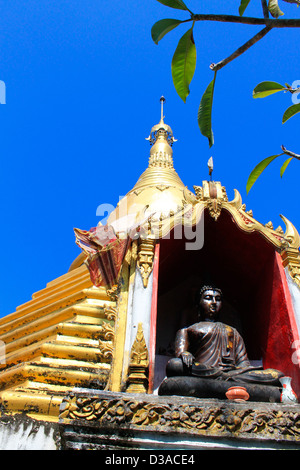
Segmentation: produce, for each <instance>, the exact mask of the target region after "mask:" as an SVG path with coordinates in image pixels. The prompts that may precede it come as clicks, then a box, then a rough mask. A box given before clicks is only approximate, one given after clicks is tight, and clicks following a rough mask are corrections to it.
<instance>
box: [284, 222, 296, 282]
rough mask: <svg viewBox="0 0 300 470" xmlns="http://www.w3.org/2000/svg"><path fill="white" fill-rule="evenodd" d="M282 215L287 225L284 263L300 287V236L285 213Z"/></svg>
mask: <svg viewBox="0 0 300 470" xmlns="http://www.w3.org/2000/svg"><path fill="white" fill-rule="evenodd" d="M280 217H281V218H282V220H283V221H284V223H285V226H286V231H285V234H284V240H285V241H286V243H285V244H284V245H283V250H282V252H281V257H282V263H283V266H284V267H286V266H287V267H288V270H289V273H290V275H291V277H292V279H293V280H294V282H295V283H296V284H297V286H298V287H300V254H299V245H300V236H299V233H298V232H297V230H296V228H295V227H294V225H293V224H292V223H291V222H290V221H289V220H288V219H286V217H284V216H283V215H281V216H280Z"/></svg>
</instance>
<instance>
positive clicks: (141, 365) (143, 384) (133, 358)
mask: <svg viewBox="0 0 300 470" xmlns="http://www.w3.org/2000/svg"><path fill="white" fill-rule="evenodd" d="M148 366H149V355H148V349H147V345H146V341H145V337H144V333H143V327H142V323H139V324H138V331H137V334H136V338H135V340H134V343H133V345H132V348H131V354H130V364H129V370H128V373H129V375H128V380H127V383H128V386H127V391H128V392H133V393H146V392H147V389H148Z"/></svg>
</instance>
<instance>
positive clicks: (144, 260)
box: [137, 239, 155, 287]
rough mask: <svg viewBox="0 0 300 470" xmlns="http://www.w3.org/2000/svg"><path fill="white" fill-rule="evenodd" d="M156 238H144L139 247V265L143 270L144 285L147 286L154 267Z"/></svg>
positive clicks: (141, 270)
mask: <svg viewBox="0 0 300 470" xmlns="http://www.w3.org/2000/svg"><path fill="white" fill-rule="evenodd" d="M154 248H155V240H152V239H145V240H142V242H141V245H140V247H139V252H138V259H137V265H138V268H139V270H140V272H141V275H142V279H143V285H144V287H147V285H148V280H149V276H150V274H151V272H152V269H153V260H154Z"/></svg>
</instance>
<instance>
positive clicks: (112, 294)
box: [106, 284, 119, 302]
mask: <svg viewBox="0 0 300 470" xmlns="http://www.w3.org/2000/svg"><path fill="white" fill-rule="evenodd" d="M106 293H107V295H108V297H109V298H110V299H111V300H112V301H113V302H116V301H117V300H118V294H119V286H118V285H117V284H116V285H114V286H112V288H111V289H106Z"/></svg>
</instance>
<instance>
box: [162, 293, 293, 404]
mask: <svg viewBox="0 0 300 470" xmlns="http://www.w3.org/2000/svg"><path fill="white" fill-rule="evenodd" d="M197 306H198V315H199V321H198V322H197V323H195V324H193V325H191V326H189V327H186V328H182V329H180V330H179V331H178V332H177V334H176V338H175V355H176V358H173V359H171V360H170V361H169V362H168V364H167V367H166V375H167V378H166V379H165V380H164V381H163V382H162V384H161V385H160V387H159V391H158V393H159V395H183V396H194V397H200V398H225V393H226V391H227V390H228V388H230V387H232V386H233V385H237V386H243V387H245V388H246V389H247V392H248V394H249V395H250V398H249V399H250V400H252V401H270V402H280V396H281V383H280V378H281V377H283V376H284V374H283V373H282V372H280V371H278V370H275V369H265V370H264V369H263V367H254V366H252V365H251V363H250V361H249V359H248V356H247V351H246V347H245V343H244V340H243V338H242V337H241V335H240V334H239V332H238V331H237V330H236V329H235V328H233V327H231V326H229V325H226V324H224V323H222V322H220V321H218V316H219V312H220V310H221V308H222V292H221V290H220V289H218V288H216V287H214V286H203V287H202V288H201V290H200V291H199V295H198V300H197Z"/></svg>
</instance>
